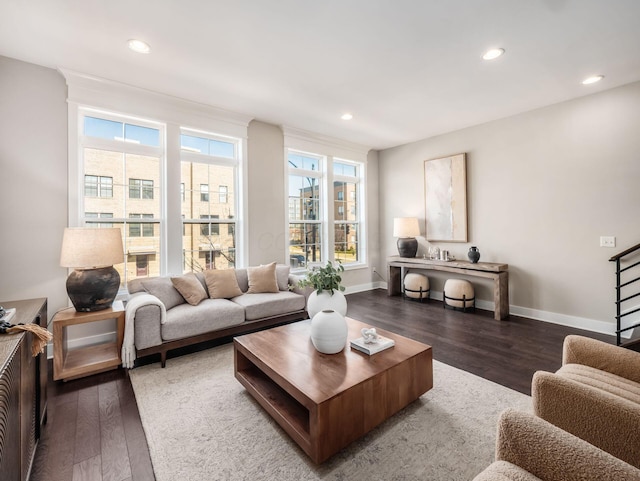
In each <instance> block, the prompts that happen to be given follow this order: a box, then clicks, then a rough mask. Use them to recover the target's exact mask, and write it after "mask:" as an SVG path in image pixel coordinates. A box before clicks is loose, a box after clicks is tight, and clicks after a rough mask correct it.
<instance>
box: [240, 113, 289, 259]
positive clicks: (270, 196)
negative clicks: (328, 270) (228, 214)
mask: <svg viewBox="0 0 640 481" xmlns="http://www.w3.org/2000/svg"><path fill="white" fill-rule="evenodd" d="M247 142H248V176H249V179H248V189H249V191H248V192H247V197H248V202H249V231H248V237H249V239H248V241H249V262H248V264H249V265H252V266H253V265H259V264H267V263H269V262H273V261H277V262H279V263H288V262H289V261H288V259H285V253H286V248H285V241H286V240H288V237H287V234H286V232H285V231H286V211H285V206H286V204H285V193H286V192H285V189H284V181H285V177H284V160H283V158H284V137H283V134H282V129H280V127H277V126H275V125H271V124H266V123H264V122H258V121H256V120H254V121H252V122H251V123H250V124H249V131H248V141H247Z"/></svg>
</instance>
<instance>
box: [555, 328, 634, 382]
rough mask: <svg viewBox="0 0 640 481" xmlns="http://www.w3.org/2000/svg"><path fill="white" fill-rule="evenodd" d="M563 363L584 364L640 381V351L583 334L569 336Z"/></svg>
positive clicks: (564, 346) (563, 348) (565, 345)
mask: <svg viewBox="0 0 640 481" xmlns="http://www.w3.org/2000/svg"><path fill="white" fill-rule="evenodd" d="M562 364H563V365H564V364H582V365H583V366H590V367H593V368H595V369H600V370H601V371H607V372H610V373H611V374H615V375H617V376H620V377H623V378H625V379H629V380H631V381H635V382H637V383H640V353H638V352H635V351H631V350H629V349H625V348H623V347H618V346H614V345H613V344H607V343H606V342H602V341H598V340H596V339H591V338H588V337H583V336H575V335H572V336H567V337H566V338H565V340H564V344H563V347H562Z"/></svg>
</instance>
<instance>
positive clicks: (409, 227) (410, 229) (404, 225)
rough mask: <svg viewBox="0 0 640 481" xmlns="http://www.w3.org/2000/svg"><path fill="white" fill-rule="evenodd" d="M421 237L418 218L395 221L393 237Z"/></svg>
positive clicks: (402, 218) (397, 218)
mask: <svg viewBox="0 0 640 481" xmlns="http://www.w3.org/2000/svg"><path fill="white" fill-rule="evenodd" d="M419 235H420V227H419V226H418V218H417V217H396V218H395V219H393V237H416V236H419Z"/></svg>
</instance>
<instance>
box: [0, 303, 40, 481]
mask: <svg viewBox="0 0 640 481" xmlns="http://www.w3.org/2000/svg"><path fill="white" fill-rule="evenodd" d="M0 305H2V306H3V307H5V308H12V307H15V308H16V315H15V317H14V318H13V319H12V320H11V323H12V324H19V323H23V324H29V323H37V324H39V325H40V326H42V327H44V328H46V327H47V300H46V299H30V300H26V301H13V302H0ZM32 342H33V336H32V334H30V333H20V334H2V335H0V479H1V480H2V481H26V480H27V479H28V478H29V473H30V471H31V465H32V463H33V458H34V455H35V452H36V446H37V443H38V439H39V438H40V433H41V428H42V425H43V424H44V422H46V416H47V390H46V386H47V357H46V354H39V355H38V356H36V357H33V356H32V355H31V344H32Z"/></svg>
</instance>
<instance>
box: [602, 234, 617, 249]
mask: <svg viewBox="0 0 640 481" xmlns="http://www.w3.org/2000/svg"><path fill="white" fill-rule="evenodd" d="M615 246H616V238H615V237H614V236H600V247H615Z"/></svg>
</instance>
